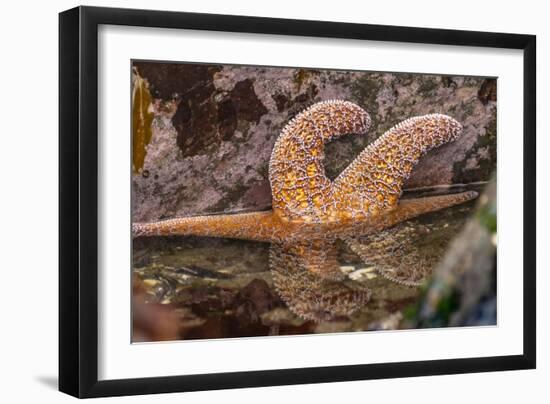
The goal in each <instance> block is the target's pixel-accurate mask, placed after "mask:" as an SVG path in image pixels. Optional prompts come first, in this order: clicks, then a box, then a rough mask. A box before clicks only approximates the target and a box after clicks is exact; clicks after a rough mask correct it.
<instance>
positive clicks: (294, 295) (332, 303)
mask: <svg viewBox="0 0 550 404" xmlns="http://www.w3.org/2000/svg"><path fill="white" fill-rule="evenodd" d="M270 267H271V274H272V276H273V283H274V285H275V288H276V289H277V291H278V292H279V294H280V296H281V298H282V299H283V300H284V301H285V303H286V304H287V305H288V307H289V309H290V310H292V311H293V312H294V313H296V314H297V315H299V316H301V317H303V318H305V319H308V320H314V321H323V320H331V319H333V318H336V317H341V316H349V315H351V314H352V313H353V312H355V311H356V310H358V309H359V308H361V307H363V306H364V305H365V304H366V303H367V302H368V300H369V297H370V292H369V291H368V289H367V287H366V286H364V285H362V284H360V283H357V282H351V281H350V282H349V283H344V282H338V281H333V280H330V279H326V278H323V277H320V276H318V275H316V274H315V273H313V272H311V271H310V270H308V269H307V268H306V267H305V266H304V265H303V263H302V262H300V260H299V258H298V257H297V256H296V255H295V254H291V253H288V252H287V251H286V250H285V249H284V248H282V247H280V246H278V245H275V244H274V245H272V246H271V251H270Z"/></svg>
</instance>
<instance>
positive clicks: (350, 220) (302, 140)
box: [132, 101, 477, 320]
mask: <svg viewBox="0 0 550 404" xmlns="http://www.w3.org/2000/svg"><path fill="white" fill-rule="evenodd" d="M369 125H370V118H369V116H368V114H367V113H366V112H365V111H364V110H363V109H361V108H360V107H358V106H357V105H355V104H352V103H350V102H345V101H325V102H321V103H317V104H315V105H313V106H311V107H310V108H308V109H307V110H306V111H304V112H302V113H301V114H299V115H298V116H297V117H296V118H294V119H293V120H292V121H290V122H289V124H288V125H287V126H286V127H285V128H284V129H283V131H282V133H281V136H280V137H279V139H278V140H277V142H276V144H275V146H274V149H273V152H272V155H271V160H270V165H269V179H270V183H271V190H272V202H273V203H272V205H273V210H271V211H266V212H252V213H242V214H224V215H212V216H195V217H184V218H176V219H169V220H163V221H160V222H154V223H135V224H133V226H132V230H133V235H134V237H138V236H166V235H195V236H211V237H224V238H237V239H245V240H256V241H265V242H271V243H272V247H271V254H270V266H271V270H272V273H273V276H274V281H275V285H276V287H277V290H278V291H279V293H280V294H281V296H282V297H283V299H284V300H285V301H286V302H287V303H288V305H289V307H290V308H291V310H293V311H294V312H295V313H296V314H299V315H301V316H302V317H305V318H311V319H317V320H322V319H326V318H329V317H330V316H339V315H348V314H350V313H351V312H352V311H353V310H355V309H357V308H358V307H360V305H358V304H359V303H362V304H364V303H365V302H366V300H368V293H367V292H366V291H365V290H356V289H353V288H350V287H349V286H347V285H344V284H343V283H341V282H333V281H334V280H341V279H342V278H343V277H344V275H343V273H342V272H341V271H340V270H339V267H338V263H337V261H336V248H335V242H336V239H339V238H340V239H344V240H348V241H350V240H351V242H353V239H352V238H353V237H357V236H368V235H370V234H374V233H377V232H381V231H383V230H384V229H389V228H391V227H393V226H395V225H397V224H399V223H401V222H404V221H406V220H408V219H411V218H414V217H416V216H418V215H421V214H424V213H428V212H433V211H436V210H440V209H444V208H447V207H450V206H453V205H457V204H460V203H463V202H466V201H469V200H471V199H474V198H476V197H477V193H476V192H473V191H469V192H463V193H459V194H451V195H443V196H434V197H427V198H419V199H405V200H401V201H399V197H400V196H401V192H402V185H403V183H404V181H405V180H406V179H407V178H408V177H409V175H410V173H411V171H412V169H413V167H414V165H415V164H416V163H417V162H418V160H419V159H420V157H421V156H422V155H424V154H425V153H426V152H428V151H429V150H430V149H432V148H435V147H438V146H440V145H442V144H445V143H447V142H450V141H453V140H455V139H456V138H457V137H458V135H459V134H460V132H461V130H462V127H461V125H460V124H459V123H458V122H457V121H455V120H454V119H452V118H451V117H448V116H446V115H441V114H432V115H425V116H421V117H416V118H411V119H408V120H406V121H404V122H402V123H400V124H398V125H397V126H395V127H393V128H392V129H390V130H389V131H387V132H386V133H385V134H383V135H382V136H381V137H380V138H378V139H377V140H376V141H375V142H373V143H372V144H371V145H369V146H368V147H367V148H366V149H365V150H364V151H363V152H361V154H360V155H359V156H358V157H357V158H356V159H355V160H354V161H353V162H352V163H351V164H350V165H349V166H348V168H346V169H345V170H344V171H343V172H342V173H341V174H340V175H339V176H338V177H337V178H336V180H335V181H334V182H331V181H330V180H329V179H328V178H327V177H326V176H325V171H324V167H323V159H324V144H325V143H326V142H328V141H330V140H331V139H333V138H335V137H338V136H341V135H344V134H347V133H364V132H366V131H367V130H368V128H369ZM352 245H355V246H356V247H357V248H356V250H357V251H358V252H365V251H366V250H365V249H364V248H362V249H361V251H359V247H358V245H357V244H353V243H352ZM360 255H362V254H360ZM298 292H300V293H298ZM293 299H294V300H293ZM353 307H355V309H353ZM352 309H353V310H352ZM308 313H309V314H308Z"/></svg>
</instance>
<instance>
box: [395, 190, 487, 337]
mask: <svg viewBox="0 0 550 404" xmlns="http://www.w3.org/2000/svg"><path fill="white" fill-rule="evenodd" d="M496 189H497V187H496V182H495V181H492V182H490V183H489V185H488V186H487V187H486V189H485V192H484V193H483V194H482V196H481V197H480V198H479V201H478V203H477V208H476V211H475V213H474V215H473V216H472V217H471V218H470V219H469V220H468V222H467V223H466V225H465V226H464V229H463V230H462V232H461V233H460V234H459V235H458V236H457V237H456V238H455V239H454V240H453V242H452V244H451V245H450V246H449V249H448V250H447V252H446V254H445V256H444V258H443V259H442V260H441V261H440V263H439V265H438V267H437V268H436V270H435V273H434V276H433V278H432V279H431V281H430V283H429V285H428V286H427V288H426V290H425V291H424V293H423V295H422V296H421V299H420V301H419V302H418V303H417V304H416V307H415V308H414V309H413V310H411V312H410V313H409V319H408V321H407V323H406V324H405V326H406V327H411V328H421V327H444V326H450V327H457V326H465V325H466V326H474V325H496V316H497V315H496V310H497V307H496V284H497V265H496V249H497V244H496V234H497V217H496Z"/></svg>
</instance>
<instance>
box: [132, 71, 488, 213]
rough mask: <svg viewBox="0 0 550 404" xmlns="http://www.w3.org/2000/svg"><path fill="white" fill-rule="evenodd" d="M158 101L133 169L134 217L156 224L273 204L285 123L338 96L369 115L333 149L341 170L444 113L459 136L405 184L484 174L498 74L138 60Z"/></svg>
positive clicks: (332, 160) (330, 165) (332, 159)
mask: <svg viewBox="0 0 550 404" xmlns="http://www.w3.org/2000/svg"><path fill="white" fill-rule="evenodd" d="M134 67H135V69H136V72H137V73H138V74H139V76H140V77H141V78H143V79H144V80H146V81H147V85H148V88H149V90H150V92H151V95H152V96H153V98H154V101H153V103H152V105H153V110H154V119H153V124H152V137H151V140H150V142H149V143H148V145H147V146H146V147H145V158H144V162H143V169H142V170H140V171H139V172H136V173H134V174H133V176H132V203H133V205H132V215H133V220H135V221H152V220H158V219H162V218H167V217H174V216H185V215H192V214H203V213H214V212H229V211H231V212H235V211H240V210H262V209H269V208H270V206H271V193H270V188H269V181H268V163H269V158H270V155H271V150H272V147H273V144H274V143H275V140H276V139H277V136H278V134H279V132H280V131H281V129H282V128H283V126H284V125H285V124H286V123H287V122H288V121H289V120H290V119H291V118H292V117H294V116H295V115H296V114H297V113H299V112H300V111H301V110H302V109H304V108H305V107H307V106H309V105H311V104H312V103H314V102H317V101H321V100H327V99H333V98H339V99H345V100H349V101H352V102H355V103H357V104H359V105H360V106H362V107H363V108H365V109H366V110H367V111H368V112H369V113H370V115H371V118H372V121H373V124H372V127H371V129H370V131H369V133H368V135H365V136H353V135H351V136H345V137H344V138H342V139H339V140H337V141H334V142H332V143H331V144H329V145H328V146H327V149H326V171H327V174H328V175H329V177H335V176H336V175H337V174H338V173H339V172H340V171H341V170H342V169H344V168H345V167H346V166H347V165H348V164H349V163H350V162H351V161H352V160H353V158H354V157H355V156H356V155H357V154H358V153H359V152H360V151H361V150H362V149H363V148H364V147H365V146H366V145H367V144H368V143H370V142H371V141H372V140H374V139H376V138H377V137H378V136H380V135H381V134H382V133H383V132H384V131H385V130H387V129H389V128H391V127H392V126H394V125H395V124H397V123H399V122H400V121H402V120H404V119H406V118H409V117H412V116H415V115H422V114H428V113H433V112H440V113H445V114H448V115H451V116H452V117H454V118H455V119H457V120H458V121H459V122H460V123H462V125H463V126H464V132H463V135H462V136H461V138H460V139H459V140H458V141H456V142H454V143H452V144H448V145H445V146H443V147H441V148H440V149H438V150H437V151H434V152H432V153H430V154H429V155H428V156H426V157H425V158H424V159H423V160H422V161H421V162H420V163H419V165H418V166H417V167H416V169H415V170H414V171H413V175H412V177H411V178H410V179H409V181H408V183H407V185H406V186H407V187H409V188H416V187H425V186H432V185H436V184H451V183H463V182H473V181H485V180H488V179H489V176H490V173H491V171H492V169H493V168H494V165H495V161H496V89H495V88H496V87H495V86H494V84H495V83H496V81H495V80H494V79H484V78H476V77H454V76H445V77H443V76H436V75H413V74H391V73H371V72H340V71H334V70H316V69H291V68H266V67H251V66H229V65H225V66H223V65H197V64H185V63H154V62H153V63H151V62H136V63H134Z"/></svg>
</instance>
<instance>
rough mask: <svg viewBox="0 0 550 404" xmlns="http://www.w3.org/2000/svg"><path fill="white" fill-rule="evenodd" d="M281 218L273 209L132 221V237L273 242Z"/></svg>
mask: <svg viewBox="0 0 550 404" xmlns="http://www.w3.org/2000/svg"><path fill="white" fill-rule="evenodd" d="M278 223H279V221H278V219H277V218H275V217H274V215H273V212H271V211H268V212H251V213H237V214H227V215H211V216H190V217H182V218H175V219H167V220H161V221H158V222H152V223H133V224H132V235H133V237H140V236H207V237H227V238H236V239H243V240H256V241H271V239H272V238H273V236H274V234H276V233H277V231H278V230H279V228H280V226H278Z"/></svg>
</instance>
